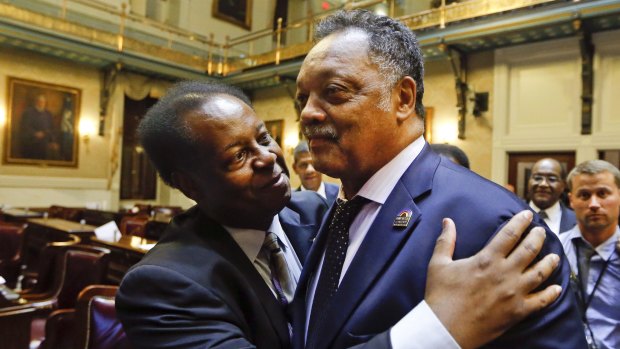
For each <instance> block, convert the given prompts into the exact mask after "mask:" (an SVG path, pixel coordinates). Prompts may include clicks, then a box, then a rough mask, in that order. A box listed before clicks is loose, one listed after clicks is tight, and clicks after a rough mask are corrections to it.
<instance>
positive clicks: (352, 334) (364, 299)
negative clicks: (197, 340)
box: [293, 144, 586, 349]
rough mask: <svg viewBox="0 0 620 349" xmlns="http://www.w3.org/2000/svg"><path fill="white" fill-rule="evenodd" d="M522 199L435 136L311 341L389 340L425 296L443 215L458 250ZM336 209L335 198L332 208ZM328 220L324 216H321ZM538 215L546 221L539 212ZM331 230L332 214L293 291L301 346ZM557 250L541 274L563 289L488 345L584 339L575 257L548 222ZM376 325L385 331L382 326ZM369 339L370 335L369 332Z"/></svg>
mask: <svg viewBox="0 0 620 349" xmlns="http://www.w3.org/2000/svg"><path fill="white" fill-rule="evenodd" d="M527 208H528V206H527V205H525V203H524V202H523V201H521V200H520V199H519V198H517V197H516V196H514V195H513V194H511V193H509V192H508V191H507V190H505V189H503V188H502V187H500V186H498V185H496V184H494V183H492V182H490V181H488V180H486V179H484V178H482V177H480V176H478V175H476V174H475V173H473V172H471V171H469V170H467V169H466V168H464V167H462V166H459V165H456V164H454V163H452V162H451V161H450V160H446V159H442V158H440V157H439V156H438V155H437V154H435V153H433V152H432V151H430V149H429V146H428V144H427V145H425V147H424V149H423V150H422V152H421V153H420V155H419V156H418V157H417V158H416V160H415V161H414V162H413V163H412V164H411V165H410V167H409V168H408V169H407V170H406V172H405V173H404V175H403V176H402V177H401V179H400V180H399V182H398V183H397V184H396V187H395V188H394V189H393V191H392V193H391V194H390V195H389V197H388V199H387V201H386V202H385V204H384V205H383V206H382V207H381V210H380V211H379V214H378V216H377V218H376V219H375V221H374V222H373V224H372V226H371V227H370V229H369V231H368V234H367V235H366V237H365V239H364V241H363V242H362V244H361V246H360V248H359V250H358V252H357V254H356V256H355V257H354V259H353V261H352V263H351V265H350V267H349V269H348V271H347V273H346V274H345V275H344V277H343V279H342V282H341V283H340V286H339V289H338V291H337V293H336V294H335V295H334V296H333V298H332V300H331V304H330V305H329V306H328V307H327V308H326V309H322V311H323V312H325V314H324V315H323V318H324V319H326V320H325V322H324V323H322V324H321V325H320V327H319V329H318V330H317V333H316V334H315V335H314V336H311V337H308V339H307V343H306V348H312V349H315V348H321V349H322V348H347V347H351V346H354V345H362V346H364V344H363V343H366V342H368V341H369V340H370V342H368V343H366V344H365V347H372V348H383V347H389V337H388V333H389V331H388V330H389V329H390V327H391V326H393V325H394V324H396V323H397V322H398V321H399V320H400V319H401V318H402V317H403V316H404V315H406V314H407V313H408V312H409V311H410V310H411V309H413V308H414V307H415V306H416V305H417V304H418V303H419V302H420V301H422V300H423V299H424V291H425V286H426V273H427V267H428V263H429V260H430V258H431V255H432V253H433V249H434V246H435V242H436V239H437V237H438V236H439V234H440V233H441V222H442V219H443V218H444V217H450V218H452V219H453V220H454V222H455V223H456V227H457V242H456V250H455V253H454V258H455V259H460V258H466V257H469V256H472V255H474V254H475V253H476V252H478V251H479V250H480V249H482V247H484V245H485V244H486V243H487V242H488V241H489V239H490V238H491V237H492V236H493V235H494V232H496V231H498V230H499V228H500V227H501V226H502V225H503V224H504V223H505V222H506V221H507V220H509V219H510V218H511V217H512V216H513V215H514V214H516V213H517V212H519V211H521V210H524V209H527ZM403 210H410V211H411V212H412V217H411V220H410V221H409V224H408V226H407V227H406V228H398V227H394V219H395V217H396V216H397V215H399V213H400V212H402V211H403ZM332 211H333V207H332V209H331V210H330V213H329V214H331V212H332ZM324 222H325V221H324ZM534 224H535V225H543V223H542V220H540V219H539V218H535V221H534ZM326 240H327V234H326V230H325V223H324V224H323V227H322V228H321V230H320V231H319V234H318V235H317V238H316V240H315V243H314V246H313V247H312V249H311V250H310V254H309V255H308V259H307V260H306V264H305V267H304V269H303V272H302V276H301V279H300V281H299V284H298V288H297V293H296V295H295V300H294V303H293V305H294V316H295V318H294V331H293V336H294V339H293V345H294V348H303V347H304V337H305V318H306V303H305V299H306V296H307V290H308V284H309V281H310V277H311V275H313V274H315V273H316V269H317V266H318V264H319V263H320V261H321V258H322V255H323V251H324V250H325V243H326ZM550 252H553V253H557V254H559V255H560V256H562V258H561V262H560V265H559V268H558V269H556V271H555V272H554V273H553V274H552V275H551V277H550V279H549V280H548V281H547V282H545V283H544V285H543V287H546V286H548V285H549V284H551V283H554V284H559V285H561V286H562V289H563V291H562V294H561V295H560V297H559V299H558V300H557V301H556V302H554V303H553V304H552V305H550V306H549V307H547V308H545V309H544V310H543V311H541V312H539V313H537V314H534V315H532V316H530V317H528V318H527V319H525V320H524V321H522V322H521V323H519V324H518V325H516V326H515V327H513V328H512V329H511V330H509V331H508V332H507V333H505V334H504V335H502V336H501V337H500V338H498V339H497V340H495V341H493V342H492V343H490V344H489V345H487V346H486V347H488V348H528V349H535V348H563V349H567V348H571V349H572V348H586V343H585V339H584V334H583V333H584V330H583V325H582V324H581V321H580V317H579V314H578V309H577V306H576V302H575V299H574V295H573V293H572V292H570V287H569V274H570V270H569V265H568V262H567V260H566V258H565V257H564V254H563V252H562V246H561V244H560V242H559V241H558V239H557V237H556V236H555V235H554V234H553V233H552V232H550V231H547V238H546V240H545V244H544V247H543V249H542V252H541V255H547V254H548V253H550ZM377 334H379V335H377ZM371 339H372V340H371Z"/></svg>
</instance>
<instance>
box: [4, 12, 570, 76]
mask: <svg viewBox="0 0 620 349" xmlns="http://www.w3.org/2000/svg"><path fill="white" fill-rule="evenodd" d="M560 1H562V0H463V1H459V2H457V3H452V4H449V5H446V3H445V2H446V0H442V1H441V4H440V5H439V7H438V8H434V9H428V10H425V11H422V12H418V13H414V14H407V15H404V16H399V17H397V18H398V19H399V20H401V21H403V22H404V23H405V24H406V25H407V26H408V27H410V28H411V29H413V30H425V29H429V28H434V27H436V28H444V27H445V26H446V25H449V24H450V23H454V22H459V21H463V20H468V19H474V18H478V17H483V16H488V15H492V14H498V13H502V12H507V11H514V10H518V9H521V8H528V7H531V6H536V5H541V4H545V3H552V2H560ZM9 2H11V1H9ZM15 3H16V4H17V3H18V2H15ZM7 6H11V5H9V4H0V15H2V16H13V17H17V18H14V19H17V20H22V21H24V20H29V21H30V24H34V25H39V26H46V27H48V29H52V30H57V31H60V32H64V33H66V34H68V35H75V36H78V37H82V38H84V37H85V36H86V38H87V39H88V40H91V41H94V42H98V43H100V44H103V45H105V46H108V47H110V46H111V47H114V49H116V50H117V51H119V52H123V51H126V50H129V51H134V52H138V53H140V54H145V55H152V56H154V57H157V58H160V59H165V60H169V61H172V62H175V63H179V64H183V65H187V66H191V67H194V68H195V69H200V70H203V71H205V72H206V73H207V74H208V75H222V76H226V75H229V74H231V73H238V72H241V71H243V70H245V69H248V68H253V67H258V66H263V65H268V64H275V65H278V64H280V62H282V61H285V60H289V59H293V58H296V57H302V56H304V55H305V54H306V53H307V52H308V51H309V50H310V48H311V46H312V41H313V31H312V27H313V24H314V23H315V22H316V21H318V20H320V19H321V18H323V17H325V16H328V15H329V14H331V13H332V12H334V11H336V10H339V9H340V8H334V9H332V10H330V11H325V12H322V13H320V14H316V15H313V16H309V17H307V18H302V19H300V20H296V21H293V22H289V23H288V24H287V25H286V27H283V25H282V19H278V21H277V27H276V28H275V29H273V28H266V29H262V30H257V31H254V32H251V33H249V34H246V35H243V36H239V37H235V38H230V37H226V38H225V41H224V42H219V43H218V42H216V41H215V40H214V35H213V34H212V33H211V34H209V35H206V36H205V35H200V34H197V33H193V32H190V31H186V30H183V29H180V28H177V27H174V26H171V25H168V24H165V23H161V22H158V21H155V20H152V19H149V18H147V17H143V16H138V15H136V14H133V13H128V11H127V9H126V5H125V4H124V3H123V4H122V7H121V9H119V8H117V7H115V6H112V5H109V4H106V3H104V2H102V1H97V0H63V1H62V5H61V7H60V9H59V14H58V16H57V17H56V18H51V19H50V20H47V21H46V20H45V18H41V17H42V16H43V17H45V16H47V17H49V14H47V15H42V14H36V13H34V14H32V15H30V16H28V11H26V12H22V14H21V15H19V11H15V10H13V11H11V9H9V8H7ZM13 6H14V8H17V10H23V9H20V8H19V7H18V6H17V5H13ZM396 6H397V5H396V1H395V0H349V1H347V2H346V3H345V4H344V5H343V6H342V7H341V8H348V9H354V8H366V9H370V10H376V9H377V8H378V7H381V8H382V9H384V13H385V14H386V15H390V16H392V17H394V14H395V7H396ZM79 7H86V8H89V9H91V10H94V11H99V12H103V13H105V14H107V15H108V16H109V17H111V18H116V20H114V21H113V22H114V23H117V25H118V30H117V32H116V33H110V32H106V31H102V30H100V29H94V28H88V27H86V26H85V25H78V24H74V23H69V19H68V16H67V13H68V11H69V10H71V11H74V12H77V11H78V8H79ZM48 19H49V18H48ZM54 21H56V22H59V23H54ZM128 28H131V29H132V30H144V28H152V29H153V31H152V32H150V31H149V33H148V34H149V35H151V36H153V35H160V36H163V37H164V38H163V39H164V40H165V42H166V45H164V47H161V46H158V45H155V44H151V43H146V42H144V41H140V40H138V39H136V38H134V37H131V35H129V34H128ZM300 33H301V34H300ZM160 39H161V38H160ZM179 43H180V44H183V45H185V46H186V47H194V48H195V49H196V50H199V51H200V52H202V54H200V55H196V54H189V53H186V52H182V51H180V50H178V49H175V44H179Z"/></svg>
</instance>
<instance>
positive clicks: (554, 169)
mask: <svg viewBox="0 0 620 349" xmlns="http://www.w3.org/2000/svg"><path fill="white" fill-rule="evenodd" d="M565 179H566V171H565V170H564V167H562V165H561V164H560V163H559V162H558V161H557V160H556V159H552V158H544V159H540V160H538V161H536V163H535V164H534V166H533V167H532V175H531V176H530V179H529V180H528V182H527V189H528V197H529V198H530V202H529V205H530V207H531V208H532V210H534V212H536V213H538V215H539V216H540V218H542V219H543V220H544V221H545V223H546V224H547V226H548V227H549V229H551V231H552V232H554V233H555V234H556V235H558V234H560V233H563V232H566V231H568V230H570V229H572V228H573V227H574V226H575V224H577V218H576V217H575V212H573V210H571V209H570V208H568V207H566V206H565V205H564V204H563V203H562V200H561V197H562V193H564V190H565V189H566V182H565Z"/></svg>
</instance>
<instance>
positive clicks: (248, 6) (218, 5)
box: [212, 0, 252, 30]
mask: <svg viewBox="0 0 620 349" xmlns="http://www.w3.org/2000/svg"><path fill="white" fill-rule="evenodd" d="M212 13H213V17H215V18H218V19H221V20H224V21H226V22H229V23H232V24H234V25H238V26H240V27H242V28H244V29H247V30H250V29H252V0H213V9H212Z"/></svg>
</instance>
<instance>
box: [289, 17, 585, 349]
mask: <svg viewBox="0 0 620 349" xmlns="http://www.w3.org/2000/svg"><path fill="white" fill-rule="evenodd" d="M315 39H316V40H317V43H316V45H315V46H314V47H313V48H312V50H311V51H310V52H309V53H308V55H307V56H306V58H305V60H304V62H303V64H302V67H301V70H300V72H299V75H298V78H297V96H296V99H297V103H298V104H299V106H300V108H301V123H302V132H303V133H304V135H305V136H306V137H307V138H308V143H309V145H310V149H311V152H312V156H313V160H314V164H315V166H316V167H317V169H318V170H319V171H321V172H323V173H325V174H327V175H329V176H332V177H335V178H340V180H341V181H342V188H343V192H344V198H343V199H345V200H347V201H352V203H351V204H349V203H346V204H345V203H340V202H337V203H336V204H335V205H334V206H332V208H331V209H330V212H329V213H328V217H329V218H328V219H327V220H326V221H325V222H324V223H323V225H322V228H321V230H320V231H319V234H318V235H317V238H316V239H315V242H314V245H313V247H312V249H311V251H310V254H309V255H308V259H306V264H305V266H304V270H303V272H302V276H301V279H300V281H299V287H298V289H297V293H296V297H295V301H294V306H295V312H294V314H295V321H294V324H295V327H294V331H293V333H294V340H293V343H294V347H296V348H303V347H306V348H312V349H314V348H317V349H323V348H346V347H350V346H355V345H364V344H365V345H366V346H368V347H373V348H388V347H392V348H394V349H399V348H442V349H443V348H458V347H459V346H460V347H462V348H474V347H479V346H481V345H483V344H485V343H487V341H488V340H489V338H490V337H485V336H484V335H482V336H471V335H469V334H466V333H463V331H464V330H465V329H468V328H470V327H471V326H476V325H481V324H482V323H484V321H485V320H486V316H487V314H488V313H486V312H485V311H480V309H477V308H476V304H477V303H478V302H479V301H480V299H479V298H478V297H477V296H478V295H477V293H476V292H464V290H463V289H462V288H461V287H459V286H458V282H457V280H454V281H455V283H451V282H447V283H445V284H444V285H445V286H446V288H447V289H448V290H447V291H446V296H445V298H444V299H443V300H444V301H445V302H446V303H447V304H452V305H454V303H453V301H454V300H457V299H462V298H467V297H469V299H470V300H471V309H470V310H469V312H470V313H468V315H471V316H473V318H474V320H471V318H469V319H464V318H463V317H462V316H461V317H459V316H454V317H450V316H448V317H447V318H446V317H445V316H446V315H451V314H454V312H455V310H456V309H454V308H451V307H449V306H448V307H442V306H438V305H437V304H435V302H436V301H438V300H439V299H437V298H435V297H429V295H428V294H426V291H427V290H428V288H427V287H425V285H427V275H430V274H427V267H428V266H429V261H430V262H432V261H431V255H432V253H433V246H434V242H435V240H436V239H437V237H438V236H439V234H440V232H441V230H442V225H441V224H440V222H441V221H442V219H443V218H444V217H449V218H451V219H452V220H453V221H454V223H456V226H457V227H458V237H457V239H456V245H455V246H456V247H455V253H454V257H455V259H463V258H464V259H465V260H467V258H468V257H470V256H472V255H474V254H476V253H477V252H478V251H479V250H480V249H481V248H483V247H484V246H485V244H486V243H487V242H488V241H489V239H490V238H491V237H492V234H493V232H494V231H497V230H498V229H499V228H500V227H501V226H502V224H503V223H504V222H505V221H506V220H507V219H508V218H510V217H512V216H513V215H514V214H516V213H517V212H519V211H521V210H523V209H525V208H527V206H526V205H525V203H524V202H522V201H521V200H520V199H518V198H517V197H515V196H514V195H512V194H511V193H509V192H508V191H506V190H504V189H503V188H502V187H500V186H498V185H496V184H494V183H492V182H489V181H487V180H485V179H484V178H482V177H480V176H478V175H476V174H475V173H473V172H471V171H469V170H467V169H465V168H464V167H462V166H458V165H455V164H453V163H452V162H451V161H449V160H446V159H443V158H441V157H439V156H438V155H437V154H435V153H434V152H432V151H430V148H429V146H428V144H426V142H425V141H424V138H423V137H422V135H423V132H424V121H423V115H424V107H423V105H422V95H423V93H424V85H423V61H422V55H421V52H420V49H419V46H418V44H417V41H416V39H415V36H414V34H413V33H412V32H411V31H410V30H409V29H408V28H407V27H406V26H404V25H403V24H402V23H400V22H398V21H396V20H393V19H391V18H389V17H384V16H379V15H376V14H374V13H371V12H368V11H361V10H355V11H341V12H338V13H336V14H334V15H332V16H329V17H327V18H326V19H324V20H323V21H322V22H321V23H319V25H318V26H317V28H316V30H315ZM354 201H355V202H361V204H358V207H360V211H359V214H357V215H356V214H355V213H348V214H349V216H352V217H353V220H352V223H351V224H350V227H349V228H348V230H347V231H345V233H344V234H343V233H342V230H345V229H343V228H342V227H343V225H344V224H343V223H342V222H343V220H342V218H341V216H342V214H341V212H348V208H347V207H348V206H355V204H354V203H353V202H354ZM334 216H337V218H334V222H332V221H331V220H332V218H331V217H334ZM448 223H449V221H448ZM444 224H447V223H444ZM534 224H535V225H542V220H540V219H539V218H536V219H535V221H534ZM532 233H533V230H532V231H531V232H530V235H531V234H532ZM528 237H529V235H528ZM334 253H335V254H336V255H337V256H338V257H336V258H334V257H329V256H332V255H333V254H334ZM548 253H555V254H558V255H561V256H562V257H561V260H560V265H559V267H558V269H556V270H555V271H554V272H553V274H552V275H551V277H550V279H549V280H547V281H546V282H545V283H544V284H543V288H544V287H548V286H550V285H554V284H555V285H560V286H562V293H561V295H560V296H559V298H558V299H557V300H556V301H555V302H554V303H552V304H551V305H550V306H549V307H546V308H544V309H542V310H541V311H540V312H537V313H535V314H533V315H531V316H529V317H527V318H525V319H524V320H523V321H521V322H519V323H518V324H516V325H515V326H513V327H512V328H510V329H509V330H508V331H506V332H505V333H503V334H502V335H501V336H499V338H496V339H495V340H494V341H492V342H490V343H488V344H487V347H489V348H528V349H532V348H585V347H586V343H585V338H584V334H583V327H582V323H581V321H580V318H579V314H578V309H577V307H576V303H575V299H574V295H573V294H572V292H570V290H569V287H568V286H569V266H568V263H567V262H566V259H565V257H564V256H563V254H562V246H561V245H560V243H559V241H558V240H557V238H556V237H555V235H554V234H553V233H551V232H550V231H547V233H546V240H545V242H544V245H543V247H542V252H541V254H540V255H539V256H544V255H547V254H548ZM328 257H329V258H328ZM510 258H520V257H516V256H514V255H513V254H511V255H510V256H509V257H508V259H510ZM539 258H540V257H539ZM432 265H433V263H431V270H432V269H433V267H432ZM481 265H482V266H485V265H487V263H486V262H482V263H481ZM469 278H473V279H479V275H478V274H477V273H475V272H474V273H466V274H464V275H461V277H460V279H461V280H467V279H469ZM483 279H484V278H483ZM487 281H489V283H490V285H493V284H494V283H495V284H497V285H499V284H500V283H502V282H506V281H510V280H506V279H505V277H501V276H500V277H497V278H494V279H493V280H487ZM429 284H430V283H429ZM516 284H518V283H517V282H515V285H516ZM490 287H493V286H490ZM532 289H533V288H532ZM509 293H510V292H509ZM509 293H508V294H509ZM508 294H507V295H508ZM315 303H316V304H318V305H316V304H315ZM498 304H501V302H500V303H498ZM414 307H416V308H415V309H414V310H411V309H412V308H414ZM417 312H424V313H425V314H427V315H428V316H427V317H426V319H427V320H428V321H429V322H433V324H431V325H429V326H426V325H425V324H423V323H420V322H417V321H416V320H413V319H414V318H415V317H416V316H415V315H416V313H417ZM433 314H434V315H436V316H437V318H438V319H439V321H432V320H433V317H432V315H433ZM401 319H402V320H401ZM412 320H413V321H412ZM436 320H437V319H436ZM437 322H439V323H437ZM496 325H497V326H498V327H497V328H496V330H497V331H496V332H495V334H497V333H502V332H503V331H504V329H505V328H506V323H497V324H496ZM429 328H430V329H429ZM491 337H492V336H491Z"/></svg>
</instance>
